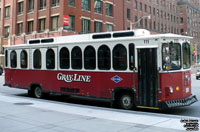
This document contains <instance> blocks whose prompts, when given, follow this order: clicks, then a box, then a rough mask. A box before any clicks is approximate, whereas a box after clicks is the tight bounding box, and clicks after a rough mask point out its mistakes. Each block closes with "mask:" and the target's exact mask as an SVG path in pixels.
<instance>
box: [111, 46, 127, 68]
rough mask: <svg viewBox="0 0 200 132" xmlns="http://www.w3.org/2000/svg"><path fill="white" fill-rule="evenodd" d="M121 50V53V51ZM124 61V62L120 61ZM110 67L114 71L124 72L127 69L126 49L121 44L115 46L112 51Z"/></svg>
mask: <svg viewBox="0 0 200 132" xmlns="http://www.w3.org/2000/svg"><path fill="white" fill-rule="evenodd" d="M122 50H123V51H122ZM120 60H124V61H120ZM112 65H113V66H112V67H113V69H114V70H116V71H125V70H127V67H128V61H127V48H126V46H124V45H123V44H120V43H119V44H116V45H115V46H114V47H113V49H112Z"/></svg>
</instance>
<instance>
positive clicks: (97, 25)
mask: <svg viewBox="0 0 200 132" xmlns="http://www.w3.org/2000/svg"><path fill="white" fill-rule="evenodd" d="M102 27H103V24H102V22H97V21H95V22H94V32H102Z"/></svg>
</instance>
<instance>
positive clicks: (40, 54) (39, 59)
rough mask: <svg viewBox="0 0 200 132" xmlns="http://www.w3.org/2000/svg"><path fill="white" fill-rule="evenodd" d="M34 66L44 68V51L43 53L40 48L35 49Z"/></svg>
mask: <svg viewBox="0 0 200 132" xmlns="http://www.w3.org/2000/svg"><path fill="white" fill-rule="evenodd" d="M36 51H38V53H39V54H38V55H39V58H38V56H35V54H36ZM36 57H37V59H35V58H36ZM35 60H36V61H35ZM36 62H37V63H36ZM33 68H34V69H41V68H42V53H41V50H40V49H35V50H34V52H33Z"/></svg>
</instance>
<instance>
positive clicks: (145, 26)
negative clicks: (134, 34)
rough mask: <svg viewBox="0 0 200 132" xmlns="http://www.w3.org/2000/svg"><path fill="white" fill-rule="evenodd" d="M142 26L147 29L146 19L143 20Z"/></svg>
mask: <svg viewBox="0 0 200 132" xmlns="http://www.w3.org/2000/svg"><path fill="white" fill-rule="evenodd" d="M144 26H145V28H146V29H147V28H148V27H147V19H144Z"/></svg>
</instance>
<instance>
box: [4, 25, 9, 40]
mask: <svg viewBox="0 0 200 132" xmlns="http://www.w3.org/2000/svg"><path fill="white" fill-rule="evenodd" d="M9 34H10V27H9V26H7V27H4V37H5V38H8V36H9Z"/></svg>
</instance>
